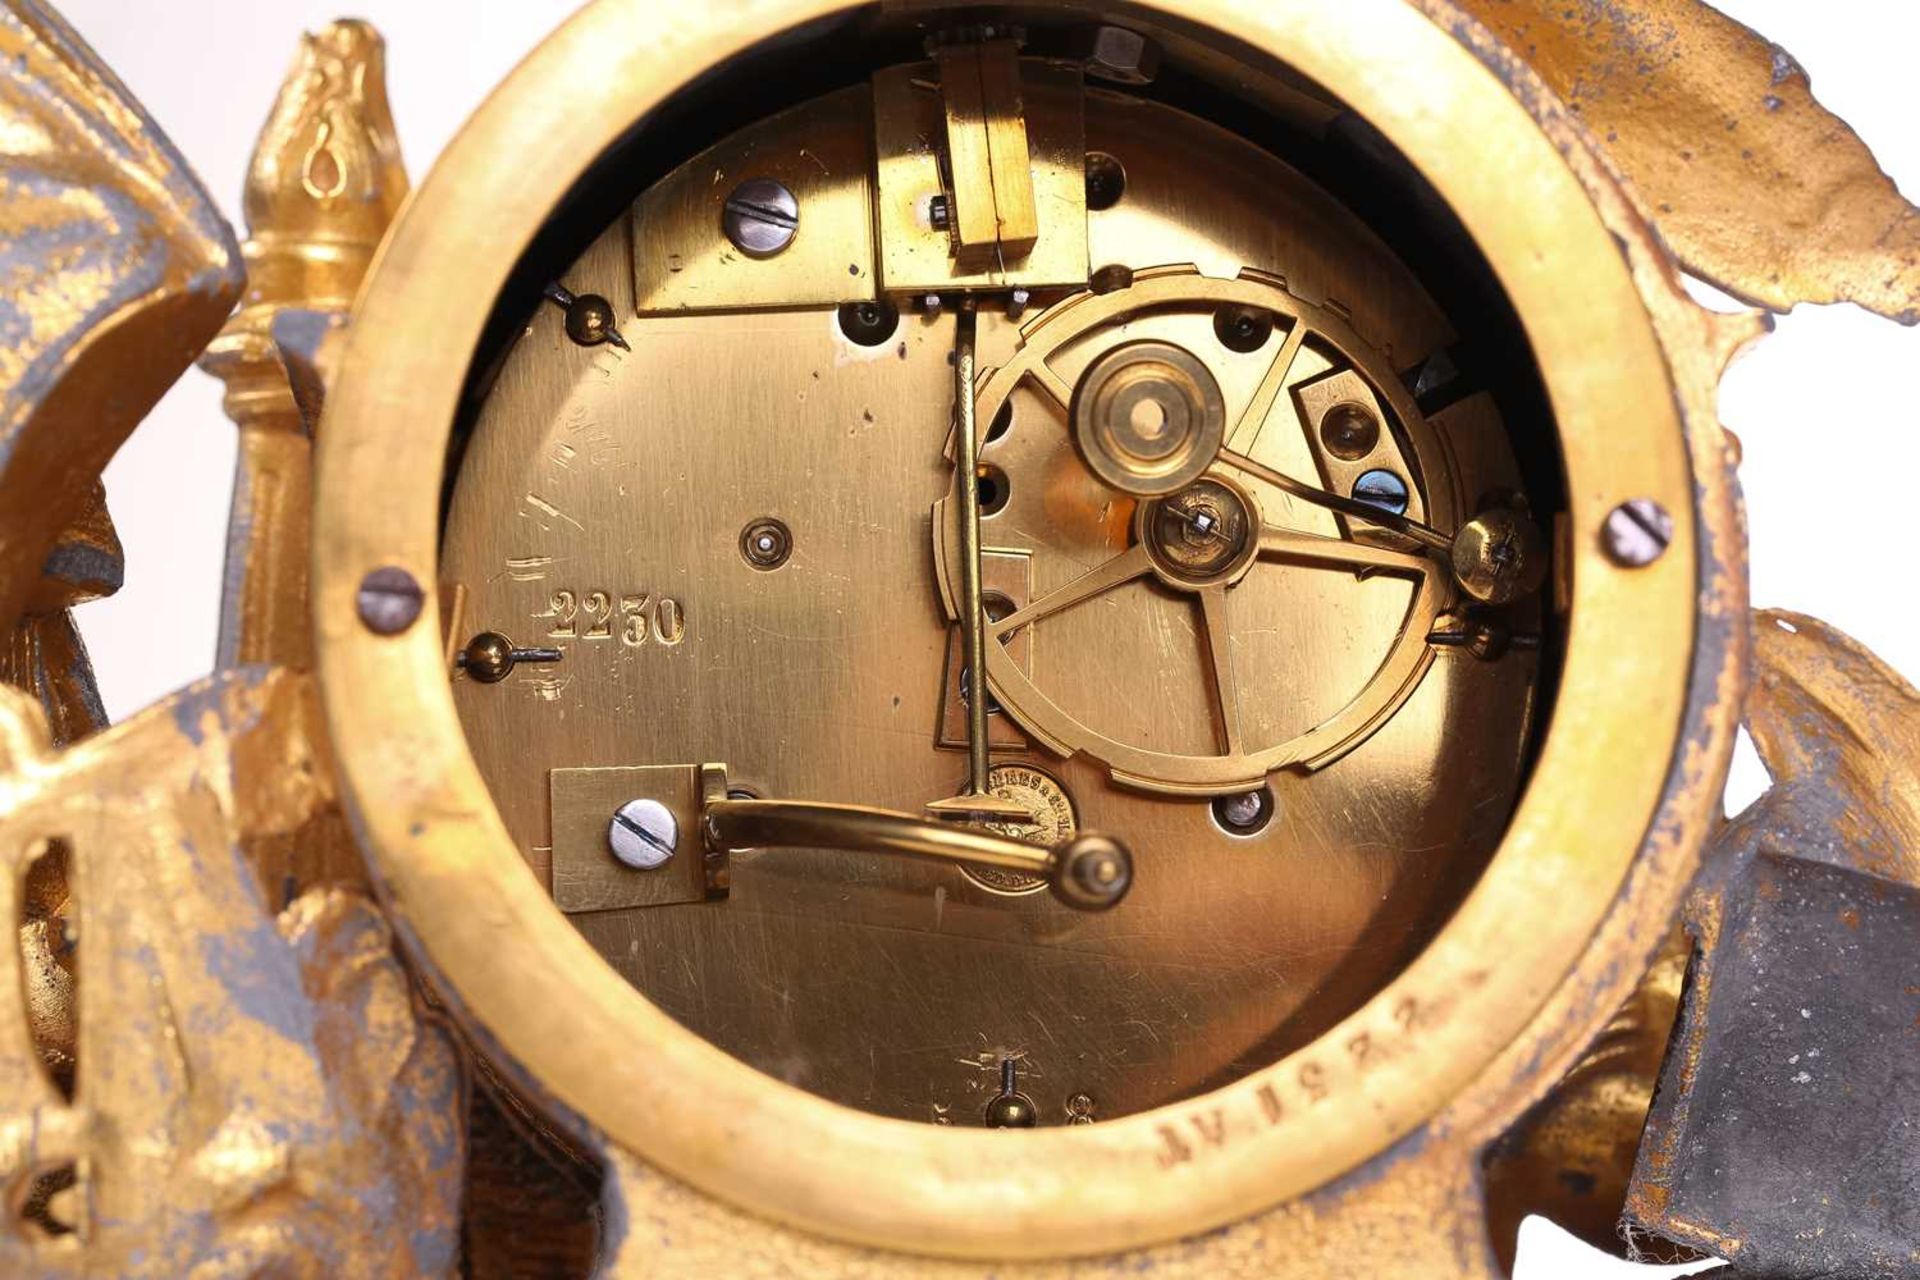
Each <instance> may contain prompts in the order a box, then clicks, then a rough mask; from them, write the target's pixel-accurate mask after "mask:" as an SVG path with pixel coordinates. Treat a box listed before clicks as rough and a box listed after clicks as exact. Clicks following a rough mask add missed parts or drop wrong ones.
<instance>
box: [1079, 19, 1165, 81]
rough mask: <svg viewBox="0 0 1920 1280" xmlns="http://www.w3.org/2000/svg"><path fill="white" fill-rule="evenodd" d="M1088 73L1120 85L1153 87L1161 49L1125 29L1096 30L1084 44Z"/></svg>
mask: <svg viewBox="0 0 1920 1280" xmlns="http://www.w3.org/2000/svg"><path fill="white" fill-rule="evenodd" d="M1082 48H1083V50H1084V54H1083V56H1084V58H1085V60H1086V64H1087V74H1088V75H1090V76H1096V77H1098V78H1099V79H1102V80H1112V81H1114V82H1116V83H1118V84H1150V83H1152V81H1153V78H1154V77H1155V76H1157V75H1159V74H1160V46H1159V45H1157V44H1155V43H1154V42H1153V41H1151V40H1149V39H1147V38H1146V37H1145V36H1143V35H1141V34H1140V33H1139V32H1138V31H1129V30H1127V29H1126V28H1125V27H1104V26H1103V27H1095V28H1094V29H1093V33H1092V34H1091V36H1089V37H1087V38H1086V40H1085V42H1084V44H1083V45H1082Z"/></svg>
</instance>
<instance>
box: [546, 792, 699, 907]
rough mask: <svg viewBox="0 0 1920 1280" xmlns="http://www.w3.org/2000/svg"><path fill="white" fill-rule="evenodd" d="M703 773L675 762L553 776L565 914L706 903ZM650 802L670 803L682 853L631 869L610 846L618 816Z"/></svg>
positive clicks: (556, 855) (556, 894)
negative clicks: (624, 808)
mask: <svg viewBox="0 0 1920 1280" xmlns="http://www.w3.org/2000/svg"><path fill="white" fill-rule="evenodd" d="M698 772H699V771H698V769H697V768H696V767H695V766H693V765H685V764H669V765H648V766H644V767H633V768H606V769H555V770H553V771H552V772H551V773H549V774H548V775H547V789H548V796H549V798H550V799H551V801H552V804H553V904H554V905H555V906H557V907H559V908H560V909H561V910H562V911H567V912H583V911H617V910H620V909H622V908H626V907H660V906H668V905H670V904H673V903H678V902H705V901H706V899H707V875H706V866H705V860H704V858H703V856H702V854H703V845H702V842H701V839H700V784H699V778H698ZM642 797H646V798H651V799H654V800H658V801H659V802H660V803H661V804H664V805H665V806H667V808H668V809H670V810H672V812H673V816H674V818H675V820H676V821H678V822H679V824H680V839H679V850H678V851H677V852H676V853H675V854H674V855H673V857H672V859H671V860H669V861H668V862H667V863H666V865H664V866H661V867H657V868H655V869H654V870H652V871H637V870H635V869H634V868H632V867H629V866H627V865H626V864H625V863H623V862H621V861H620V860H619V859H618V858H616V857H614V856H613V848H612V846H611V845H610V844H608V842H607V826H608V824H609V823H610V822H612V820H613V815H614V812H615V811H616V810H617V809H619V808H620V806H621V805H623V804H625V803H626V802H627V801H629V800H637V799H640V798H642Z"/></svg>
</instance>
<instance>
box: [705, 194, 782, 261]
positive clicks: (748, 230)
mask: <svg viewBox="0 0 1920 1280" xmlns="http://www.w3.org/2000/svg"><path fill="white" fill-rule="evenodd" d="M720 225H721V227H722V229H723V230H725V231H726V233H727V239H728V240H731V241H732V242H733V247H734V248H736V249H738V250H739V251H740V252H742V253H744V254H746V255H747V256H748V257H750V258H771V257H772V256H773V255H774V254H776V253H779V252H780V251H781V250H782V249H785V248H786V247H787V246H788V245H790V244H792V243H793V237H794V235H795V234H796V233H797V232H798V231H799V230H800V202H799V201H797V200H795V199H794V198H793V192H791V191H789V190H788V189H787V188H786V186H785V185H783V184H781V183H778V182H775V181H774V180H773V179H772V178H748V179H747V180H746V181H745V182H743V183H741V184H740V185H739V186H737V187H735V188H734V189H733V194H732V195H730V196H728V197H727V204H726V208H725V210H724V211H723V212H722V213H721V215H720Z"/></svg>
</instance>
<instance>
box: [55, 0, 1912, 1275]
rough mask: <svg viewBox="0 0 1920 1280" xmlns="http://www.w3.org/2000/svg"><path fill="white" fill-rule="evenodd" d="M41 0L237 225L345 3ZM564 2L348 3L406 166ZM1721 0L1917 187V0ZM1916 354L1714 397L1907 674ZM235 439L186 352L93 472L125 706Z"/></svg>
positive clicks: (1857, 627)
mask: <svg viewBox="0 0 1920 1280" xmlns="http://www.w3.org/2000/svg"><path fill="white" fill-rule="evenodd" d="M56 2H57V3H59V5H60V8H61V9H62V11H63V12H64V13H65V14H66V15H67V17H68V19H69V20H70V21H72V23H73V24H74V25H75V26H76V27H77V28H78V29H79V31H80V33H81V34H82V35H83V36H84V37H85V38H86V39H87V40H88V41H89V42H91V43H92V44H93V46H94V47H95V48H96V49H97V50H98V51H99V52H100V54H101V55H102V56H103V57H104V58H105V59H106V61H107V62H108V63H109V64H110V65H111V66H113V67H114V68H115V69H116V70H117V71H118V72H119V73H120V75H121V76H122V77H123V78H124V79H125V80H126V82H127V84H128V85H129V86H130V87H131V88H132V90H133V92H134V93H135V94H136V95H138V96H139V97H140V99H141V100H142V101H143V102H144V103H145V104H146V106H147V108H148V110H149V111H151V112H152V114H153V116H154V118H155V119H157V120H158V121H159V122H160V123H161V125H162V126H163V127H165V128H166V130H167V131H168V132H169V133H170V134H171V135H172V137H173V139H174V141H175V142H176V143H177V144H178V145H179V147H180V149H181V151H183V152H184V153H185V154H186V157H187V159H188V160H189V161H190V162H191V163H192V164H193V165H194V166H195V168H196V169H197V170H198V171H199V173H200V176H201V177H202V178H203V179H204V180H205V181H206V183H207V185H208V187H209V189H210V190H211V191H212V192H213V194H214V196H215V198H216V199H217V200H218V201H219V202H220V204H221V205H222V207H223V208H224V209H225V210H226V212H227V216H228V217H229V218H230V219H232V220H233V221H234V222H235V224H236V225H238V224H239V213H240V211H239V195H240V188H241V181H242V177H243V175H244V173H245V170H246V164H247V159H248V156H249V154H250V153H251V151H252V148H253V141H254V136H255V134H256V133H257V131H258V130H259V127H260V125H261V123H262V121H263V120H264V118H265V114H266V111H267V108H268V106H269V104H270V103H271V102H272V101H273V98H274V95H275V93H276V92H277V90H278V88H279V85H280V80H281V77H282V75H283V74H284V73H285V70H286V67H287V64H288V61H289V59H290V58H291V57H292V53H293V48H294V41H295V38H296V35H297V33H298V32H299V31H300V30H302V29H306V28H311V27H316V26H318V25H320V24H322V23H325V22H326V21H328V20H330V19H332V18H335V17H340V16H348V15H346V14H343V13H342V12H341V11H340V9H339V7H338V6H337V5H336V4H335V3H331V2H330V0H173V2H172V3H155V2H154V0H56ZM668 2H671V0H668ZM696 2H698V0H696ZM574 7H575V6H574V5H573V4H572V3H568V2H566V0H361V2H360V3H359V4H358V6H357V8H356V9H354V10H353V11H352V16H361V17H366V18H370V19H372V20H373V21H374V22H375V23H376V24H377V25H378V26H379V27H380V28H381V30H382V31H383V32H384V33H385V34H386V37H387V40H388V44H389V80H390V84H391V87H392V99H393V108H394V114H395V117H396V119H397V120H398V122H399V129H400V138H401V143H402V146H403V148H404V150H405V153H406V157H407V161H408V165H409V168H410V171H411V172H412V173H413V174H414V176H415V179H416V181H417V180H418V179H419V178H420V177H421V176H423V175H424V174H425V172H426V170H427V168H428V166H429V165H430V164H431V162H432V160H433V158H434V156H435V155H437V154H438V153H439V151H440V149H441V148H442V147H443V146H444V145H445V144H446V142H447V140H448V139H449V138H450V137H451V136H452V134H453V133H454V131H455V130H456V129H457V128H458V127H459V125H460V122H461V121H462V120H464V119H465V117H466V116H467V114H468V113H469V112H470V111H471V110H472V109H473V107H474V106H475V105H476V104H477V103H478V102H479V100H480V99H481V98H482V97H483V96H484V95H485V94H486V92H487V91H488V90H489V89H490V88H492V86H493V85H494V84H495V83H497V82H498V81H499V80H500V79H501V78H502V77H503V76H504V75H505V74H506V73H507V71H508V70H509V69H511V67H512V66H513V64H514V63H516V62H517V61H519V59H520V58H521V57H522V56H523V55H524V54H525V53H526V52H527V50H529V49H530V48H531V47H532V46H533V45H534V44H535V43H537V42H538V41H539V39H540V38H541V37H542V36H544V35H545V34H546V33H547V32H548V31H549V30H551V29H552V28H553V27H554V26H556V25H558V23H559V22H560V21H561V19H562V18H564V17H565V15H566V14H567V13H569V12H570V11H571V10H572V9H573V8H574ZM1719 7H1720V8H1721V9H1722V10H1724V11H1725V12H1727V13H1729V14H1731V15H1732V16H1734V17H1736V18H1738V19H1740V20H1741V21H1743V22H1746V23H1747V24H1748V25H1750V26H1753V27H1755V28H1756V29H1758V30H1760V31H1762V32H1764V33H1765V34H1766V35H1767V36H1769V37H1770V38H1772V39H1773V40H1775V41H1777V42H1779V43H1780V44H1782V45H1784V46H1785V47H1786V48H1787V49H1789V50H1791V51H1792V53H1793V54H1794V55H1795V56H1796V57H1797V58H1798V59H1799V60H1800V61H1801V63H1802V64H1803V65H1804V66H1806V68H1807V69H1808V71H1809V72H1810V73H1811V74H1812V77H1813V83H1814V89H1815V92H1816V93H1817V94H1818V96H1819V97H1820V99H1821V101H1822V102H1823V103H1825V105H1826V106H1828V107H1829V108H1831V109H1832V110H1834V111H1836V112H1838V113H1839V114H1840V115H1841V116H1842V117H1843V118H1845V119H1847V120H1848V121H1850V122H1851V123H1852V124H1853V125H1854V127H1855V128H1856V129H1858V131H1859V132H1860V133H1861V135H1862V136H1863V137H1865V138H1866V140H1867V141H1868V143H1869V144H1870V145H1872V146H1873V148H1874V149H1875V151H1876V152H1877V153H1878V155H1879V157H1880V160H1881V162H1882V164H1883V165H1884V166H1885V167H1886V169H1887V171H1888V172H1889V173H1891V174H1892V175H1893V176H1894V177H1895V179H1896V180H1898V181H1899V182H1900V183H1901V185H1902V187H1903V188H1904V189H1905V190H1907V191H1908V192H1920V130H1916V129H1914V128H1913V127H1912V120H1913V116H1912V106H1911V103H1910V100H1908V98H1907V95H1908V94H1910V93H1911V88H1912V86H1911V84H1910V79H1911V77H1912V74H1913V68H1912V54H1913V50H1914V49H1915V48H1920V6H1912V5H1909V4H1905V3H1898V2H1897V0H1825V2H1824V3H1820V4H1807V3H1805V2H1804V0H1720V3H1719ZM502 162H503V163H511V158H510V157H503V158H502ZM1916 371H1920V331H1911V330H1903V329H1900V328H1898V327H1897V326H1895V325H1893V324H1890V323H1888V322H1885V321H1881V320H1877V319H1875V318H1874V317H1872V316H1869V315H1867V314H1866V313H1864V312H1861V311H1858V310H1856V309H1854V308H1851V307H1836V308H1823V309H1810V308H1802V309H1801V310H1799V311H1798V312H1795V313H1794V314H1792V315H1790V316H1787V317H1784V318H1783V319H1782V320H1781V322H1780V326H1779V331H1778V332H1777V333H1776V334H1775V335H1774V336H1773V337H1772V338H1770V339H1768V340H1767V342H1766V343H1765V344H1763V346H1762V347H1761V348H1760V349H1759V350H1758V351H1757V352H1756V353H1755V354H1754V355H1751V356H1749V357H1748V358H1747V359H1746V360H1745V361H1743V362H1742V363H1740V364H1739V365H1737V366H1736V367H1735V369H1734V370H1733V372H1732V374H1731V375H1730V376H1729V377H1728V379H1727V381H1726V384H1725V386H1724V388H1723V398H1722V406H1721V407H1722V416H1723V417H1724V418H1725V420H1726V422H1727V423H1728V425H1729V426H1731V427H1732V428H1733V429H1734V430H1735V431H1736V432H1738V433H1739V435H1740V437H1741V438H1742V440H1743V442H1744V444H1745V448H1746V461H1745V464H1744V466H1743V467H1742V469H1741V479H1742V482H1743V484H1744V485H1745V489H1746V494H1747V503H1748V514H1749V518H1750V520H1751V525H1752V539H1753V598H1754V601H1755V603H1756V604H1760V605H1779V606H1784V607H1789V608H1793V609H1798V610H1801V611H1804V612H1807V613H1812V614H1815V615H1818V616H1819V617H1822V618H1825V619H1827V620H1828V621H1830V622H1832V623H1834V624H1836V625H1837V626H1839V627H1840V628H1842V629H1843V630H1845V631H1847V632H1849V633H1851V634H1852V635H1854V636H1855V637H1857V638H1858V639H1860V640H1862V641H1864V642H1865V643H1866V644H1868V645H1869V646H1870V647H1872V648H1873V649H1874V650H1875V651H1877V652H1878V653H1879V654H1880V655H1881V656H1882V657H1884V658H1886V659H1887V660H1888V661H1890V662H1892V663H1893V664H1894V665H1895V666H1896V667H1898V668H1900V669H1901V670H1902V671H1904V672H1906V673H1908V674H1909V675H1910V676H1911V675H1914V674H1920V627H1915V626H1914V625H1913V623H1914V621H1915V612H1914V605H1913V574H1912V571H1911V568H1910V566H1909V565H1908V563H1907V561H1906V558H1905V557H1906V553H1908V552H1909V551H1910V550H1911V548H1912V547H1913V545H1914V537H1913V535H1912V533H1911V532H1910V523H1911V521H1912V520H1913V518H1914V514H1915V512H1916V511H1917V510H1920V502H1916V499H1915V496H1914V493H1913V486H1914V485H1915V482H1916V470H1920V444H1917V443H1916V439H1915V436H1916V429H1917V428H1920V410H1916V408H1915V404H1916V400H1915V398H1914V396H1913V394H1912V392H1911V389H1910V388H1911V384H1912V380H1913V378H1914V376H1915V373H1916ZM233 458H234V432H233V428H232V427H231V426H230V425H229V424H228V422H227V420H226V418H225V417H224V416H223V415H222V414H221V411H220V390H219V386H218V384H216V383H215V382H214V381H213V380H212V379H210V378H207V377H206V376H204V375H202V374H200V373H198V372H194V373H190V374H188V375H187V377H186V378H185V379H184V380H183V381H182V382H181V383H180V385H179V386H178V387H176V388H174V390H173V391H172V392H171V393H170V394H169V395H168V396H167V398H166V399H165V400H164V401H163V402H162V403H161V405H160V407H159V408H158V409H157V410H156V411H155V412H154V414H153V416H152V418H151V419H150V420H149V421H148V422H147V423H146V424H145V425H144V426H143V427H142V428H141V429H140V430H139V431H138V432H137V433H136V434H135V435H134V437H133V439H132V441H131V442H130V443H129V444H128V445H127V446H126V447H125V448H124V449H123V450H122V451H121V453H120V455H119V457H117V458H116V459H115V460H114V462H113V465H112V466H111V467H109V468H108V470H107V495H108V500H109V505H110V506H111V508H112V512H113V518H114V521H115V523H116V524H117V525H118V527H119V530H120V535H121V538H122V539H123V540H124V542H125V544H126V549H127V583H126V586H125V587H124V588H123V589H122V590H121V592H120V593H119V594H118V595H117V596H115V597H113V598H112V599H110V600H107V601H103V602H100V603H98V604H93V605H88V606H86V607H85V608H84V609H83V610H82V611H81V614H80V622H81V626H82V629H83V631H84V632H85V634H86V637H87V641H88V643H89V645H91V647H92V651H93V657H94V662H95V666H96V669H97V671H98V674H99V678H100V686H101V691H102V694H103V696H104V697H105V700H106V705H107V708H108V710H109V711H110V712H111V713H112V714H113V715H114V716H115V717H116V718H118V717H121V716H124V715H126V714H127V713H129V712H131V711H133V710H136V709H138V708H139V707H141V706H143V705H145V704H146V703H148V702H151V701H153V700H154V699H155V698H158V697H160V696H161V695H163V694H165V693H166V692H168V691H169V690H171V689H174V688H176V687H178V686H180V685H182V684H185V683H186V682H188V681H190V680H192V679H194V678H196V677H198V676H200V675H203V674H205V673H206V672H207V670H208V669H209V667H210V666H211V664H212V660H213V651H214V632H215V624H216V619H217V613H218V607H219V595H220V564H221V557H222V552H223V547H224V543H225V535H226V524H227V506H228V494H229V486H230V484H231V477H232V472H233ZM1762 785H1764V778H1763V776H1762V775H1760V773H1759V772H1758V766H1757V764H1756V763H1755V762H1753V761H1752V760H1751V759H1750V758H1747V759H1744V760H1743V761H1742V762H1741V763H1740V764H1739V766H1738V767H1737V768H1736V775H1735V778H1734V782H1733V785H1732V787H1731V788H1730V803H1731V804H1733V805H1734V807H1736V808H1737V807H1739V804H1740V803H1741V802H1743V801H1744V800H1745V799H1747V798H1750V797H1751V796H1752V795H1753V794H1755V793H1756V792H1757V790H1758V789H1759V788H1760V787H1761V786H1762ZM1691 1270H1694V1268H1640V1267H1631V1266H1628V1265H1627V1264H1625V1263H1620V1262H1616V1261H1614V1260H1612V1259H1609V1258H1606V1257H1603V1256H1601V1255H1599V1254H1597V1253H1594V1252H1593V1251H1592V1250H1589V1249H1587V1248H1586V1247H1585V1246H1583V1245H1580V1244H1578V1243H1576V1242H1574V1241H1573V1240H1571V1238H1569V1237H1567V1236H1566V1235H1565V1234H1564V1233H1561V1232H1559V1231H1558V1229H1557V1228H1554V1227H1552V1226H1550V1225H1549V1224H1546V1223H1543V1222H1540V1221H1538V1220H1535V1221H1532V1222H1530V1223H1529V1224H1528V1226H1527V1228H1526V1229H1525V1230H1523V1232H1522V1233H1521V1250H1520V1264H1519V1270H1518V1277H1519V1280H1601V1278H1602V1277H1629V1276H1630V1277H1659V1276H1667V1275H1680V1274H1686V1273H1687V1272H1689V1271H1691Z"/></svg>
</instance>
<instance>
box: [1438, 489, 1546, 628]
mask: <svg viewBox="0 0 1920 1280" xmlns="http://www.w3.org/2000/svg"><path fill="white" fill-rule="evenodd" d="M1546 562H1547V545H1546V540H1545V539H1544V538H1542V537H1541V536H1540V531H1539V529H1537V528H1535V527H1534V523H1533V521H1531V520H1529V519H1527V518H1526V517H1525V516H1523V515H1521V514H1520V513H1519V512H1518V511H1515V510H1513V509H1512V508H1510V507H1493V508H1490V509H1488V510H1486V511H1482V512H1481V513H1480V514H1479V515H1477V516H1475V517H1474V518H1473V519H1471V520H1469V521H1467V522H1466V523H1465V524H1464V525H1462V526H1460V532H1458V533H1456V534H1455V535H1454V537H1453V576H1454V579H1455V581H1457V582H1459V584H1460V589H1461V590H1463V591H1465V592H1466V593H1467V594H1468V595H1470V596H1472V597H1473V598H1474V599H1475V600H1479V601H1482V602H1483V603H1486V604H1506V603H1508V602H1509V601H1511V600H1515V599H1517V598H1519V597H1520V596H1523V595H1525V594H1527V593H1528V592H1530V591H1533V590H1535V589H1536V588H1538V587H1539V585H1540V583H1541V582H1542V581H1543V580H1544V579H1545V578H1546V573H1547V563H1546Z"/></svg>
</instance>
